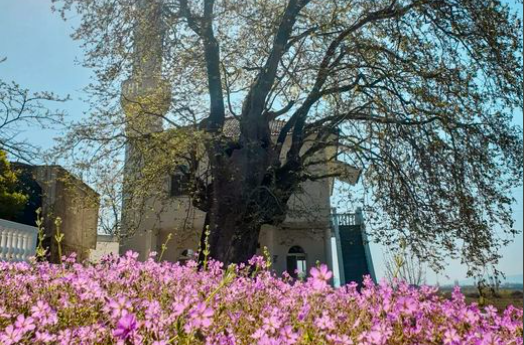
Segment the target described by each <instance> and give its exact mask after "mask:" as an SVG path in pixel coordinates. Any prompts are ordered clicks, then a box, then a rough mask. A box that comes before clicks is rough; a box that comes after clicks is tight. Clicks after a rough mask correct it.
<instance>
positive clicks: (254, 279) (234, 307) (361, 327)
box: [0, 253, 523, 345]
mask: <svg viewBox="0 0 524 345" xmlns="http://www.w3.org/2000/svg"><path fill="white" fill-rule="evenodd" d="M136 257H137V256H136V255H135V254H134V253H128V254H126V255H125V256H123V257H120V258H117V257H108V258H105V259H104V260H103V261H102V262H101V263H99V264H78V263H76V262H75V258H74V257H70V258H68V259H67V260H65V262H64V263H63V264H62V265H51V264H48V263H5V262H0V344H2V345H11V344H62V345H73V344H122V345H125V344H144V345H149V344H151V345H152V344H154V345H165V344H183V345H198V344H202V345H234V344H246V345H305V344H311V345H328V344H329V345H349V344H363V345H368V344H369V345H371V344H377V345H378V344H380V345H382V344H388V345H390V344H472V345H473V344H475V345H481V344H485V345H491V344H522V343H523V340H522V337H523V313H522V310H518V309H516V308H513V307H510V308H509V309H508V310H506V311H505V312H504V313H502V314H501V313H498V311H497V310H495V308H492V307H488V308H483V309H481V308H479V307H478V306H476V305H470V306H468V305H466V303H465V300H464V296H463V295H462V294H461V293H460V292H459V291H458V290H457V291H455V293H454V294H453V298H452V300H445V299H443V298H442V297H440V295H438V294H437V290H436V289H435V288H430V287H421V288H414V287H409V286H407V285H405V284H398V285H397V286H395V287H394V288H393V287H391V286H390V285H388V284H386V283H381V284H379V285H375V284H373V283H372V282H371V280H369V279H368V280H366V283H365V286H364V287H363V288H362V289H361V290H360V291H359V290H358V289H357V287H356V286H355V285H349V286H346V287H343V288H340V289H333V288H332V287H331V286H330V285H329V283H328V282H329V280H330V279H331V278H332V274H331V272H329V271H328V270H327V268H326V267H325V266H320V267H318V268H314V269H313V270H312V271H311V275H310V277H309V278H308V279H307V281H305V282H292V281H291V280H290V279H289V278H288V277H283V278H278V277H275V276H273V275H272V274H271V273H270V272H269V270H268V266H269V265H270V264H268V263H266V262H265V261H264V260H263V259H262V258H254V259H253V260H252V261H251V263H250V264H251V266H249V267H230V268H228V269H227V270H224V269H223V268H222V266H221V264H219V263H216V262H209V263H208V264H206V267H205V269H201V270H199V269H198V267H197V264H196V263H195V262H189V263H188V264H186V265H185V266H181V265H179V264H172V263H167V262H161V263H157V262H156V261H155V259H154V257H151V258H150V259H149V260H148V261H146V262H139V261H137V259H136Z"/></svg>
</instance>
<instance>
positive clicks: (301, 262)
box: [287, 246, 307, 279]
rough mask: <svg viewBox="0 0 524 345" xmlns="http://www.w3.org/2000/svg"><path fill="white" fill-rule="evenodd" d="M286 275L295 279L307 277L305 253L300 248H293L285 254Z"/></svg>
mask: <svg viewBox="0 0 524 345" xmlns="http://www.w3.org/2000/svg"><path fill="white" fill-rule="evenodd" d="M287 273H288V274H289V275H290V276H291V277H293V278H295V279H297V278H298V279H304V278H305V277H306V276H307V260H306V252H305V251H304V249H303V248H302V247H300V246H293V247H291V249H289V252H288V254H287Z"/></svg>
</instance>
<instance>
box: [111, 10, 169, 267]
mask: <svg viewBox="0 0 524 345" xmlns="http://www.w3.org/2000/svg"><path fill="white" fill-rule="evenodd" d="M137 13H138V15H137V18H136V22H135V31H134V52H133V69H132V75H131V78H130V79H129V80H127V81H125V82H123V83H122V95H121V104H122V108H123V110H124V113H125V119H126V122H125V126H126V138H127V143H126V157H125V168H124V186H123V202H122V229H121V231H122V233H123V235H124V236H125V237H126V239H123V241H122V242H123V247H122V248H121V249H122V250H126V247H128V245H129V246H132V248H133V249H134V250H137V251H138V252H139V253H140V256H141V258H145V257H147V255H148V254H149V250H150V248H154V243H152V242H154V241H155V234H154V233H153V230H152V229H151V230H149V231H148V232H141V233H138V232H137V230H136V229H137V227H138V224H139V223H140V222H141V215H142V214H143V213H144V208H145V207H147V202H148V200H147V195H144V194H143V193H138V191H137V188H138V186H140V181H141V179H142V177H143V175H144V171H145V169H147V164H148V162H147V158H148V156H147V150H148V148H149V147H150V146H151V145H149V143H150V140H152V137H154V134H155V133H158V132H161V131H162V129H163V128H162V122H163V118H164V116H165V115H166V114H167V112H168V110H169V107H170V103H171V90H170V85H169V83H168V82H167V81H166V80H164V79H163V77H162V53H163V41H164V34H165V28H164V25H163V22H162V0H139V1H138V4H137ZM126 244H127V245H126Z"/></svg>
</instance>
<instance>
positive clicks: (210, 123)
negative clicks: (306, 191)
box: [55, 0, 523, 268]
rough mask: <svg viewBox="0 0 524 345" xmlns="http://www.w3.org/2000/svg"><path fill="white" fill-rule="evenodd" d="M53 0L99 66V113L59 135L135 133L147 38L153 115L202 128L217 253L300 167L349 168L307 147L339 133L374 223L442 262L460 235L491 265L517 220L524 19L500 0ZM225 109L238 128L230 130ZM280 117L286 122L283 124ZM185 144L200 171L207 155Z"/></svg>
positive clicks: (375, 231) (292, 186)
mask: <svg viewBox="0 0 524 345" xmlns="http://www.w3.org/2000/svg"><path fill="white" fill-rule="evenodd" d="M55 2H56V8H57V9H58V10H59V11H61V12H62V14H63V15H64V17H66V16H67V13H68V11H74V12H76V13H78V14H79V15H80V21H81V22H80V24H79V25H78V28H77V29H76V31H75V33H74V35H73V37H74V38H76V39H79V40H83V42H85V48H86V52H87V53H86V65H87V66H90V67H92V68H94V69H95V70H96V75H97V77H98V83H97V84H94V85H92V87H91V91H92V96H93V100H95V102H96V104H95V105H96V107H95V108H94V109H93V112H92V116H91V118H90V119H87V120H86V121H84V122H82V123H79V124H77V126H76V128H74V129H73V131H72V132H70V135H69V136H68V137H67V138H66V139H64V143H63V146H62V147H64V148H65V147H77V146H76V145H78V144H79V143H83V144H84V145H86V146H89V143H96V145H97V151H95V152H102V153H103V155H107V153H108V152H113V151H114V149H115V147H120V148H122V147H123V146H124V145H125V143H127V142H128V141H129V140H131V139H130V135H129V131H127V132H126V131H124V127H125V125H126V121H129V119H126V118H125V117H124V116H123V115H122V113H121V111H120V110H119V108H118V107H119V105H118V103H117V101H116V100H118V96H119V94H120V87H119V86H120V83H121V82H122V81H124V80H126V79H128V78H129V77H130V76H131V75H132V74H133V71H135V73H136V66H137V58H136V57H137V51H139V50H141V52H139V53H140V54H138V56H139V59H138V60H140V59H141V60H142V61H141V62H140V61H138V64H140V63H144V61H146V62H147V61H149V62H151V61H153V60H154V59H158V58H161V59H163V60H162V61H163V63H162V68H161V73H162V79H163V80H164V81H166V82H167V85H170V91H171V97H172V105H171V108H170V111H169V112H168V113H167V115H164V114H163V113H162V112H155V111H148V112H144V113H143V116H146V115H147V116H157V117H158V116H160V117H162V119H163V120H164V123H165V124H167V125H169V126H171V127H174V128H176V130H174V131H172V132H171V133H172V135H175V133H185V134H182V135H183V136H184V138H185V139H187V140H191V134H188V133H187V132H185V131H184V129H185V128H188V126H190V125H191V123H193V125H194V129H195V130H197V129H198V130H200V131H201V132H202V133H203V134H202V136H198V138H199V139H198V143H199V144H200V143H203V146H204V149H203V152H205V153H204V157H205V160H206V161H207V162H209V166H210V169H209V176H206V178H205V179H200V178H199V176H197V175H194V176H193V181H194V182H195V183H194V184H193V185H194V188H193V195H194V196H198V197H195V200H196V201H195V204H196V205H197V206H198V207H199V208H200V209H202V210H203V211H205V212H207V221H208V222H207V223H208V226H209V228H210V230H211V235H210V244H211V255H212V256H213V257H214V258H217V259H219V260H222V261H224V262H226V263H228V262H242V261H246V260H247V259H248V258H249V257H250V256H251V255H253V254H254V253H255V251H256V246H257V241H258V236H259V231H260V228H261V226H262V225H263V224H268V223H270V224H279V223H280V222H282V220H283V219H284V215H285V214H286V212H287V209H286V207H285V205H286V204H287V201H288V200H289V198H290V196H291V195H292V194H293V193H295V192H297V190H298V188H300V187H299V186H300V184H301V182H303V181H306V180H316V179H321V178H326V177H337V176H338V174H342V173H343V171H336V170H335V171H333V173H332V174H328V175H322V176H319V175H318V174H313V173H311V171H314V169H311V168H310V166H311V165H315V164H320V163H324V162H318V161H316V160H315V159H313V158H312V157H315V154H316V153H317V152H320V151H321V150H323V149H325V148H326V147H330V146H335V145H336V146H338V151H337V153H336V154H335V155H334V156H333V157H329V160H340V161H344V162H346V163H348V164H351V165H352V166H354V167H356V168H359V169H362V170H363V171H364V174H363V179H362V180H363V181H362V185H363V186H364V187H365V193H366V194H368V195H369V198H366V200H368V203H367V205H366V211H367V214H368V217H369V218H370V220H371V227H370V230H371V231H370V232H371V235H372V236H374V238H376V239H378V240H380V241H382V242H384V243H389V244H390V243H395V242H396V243H399V242H400V241H399V239H400V238H402V239H404V240H405V241H406V242H407V243H409V244H410V246H411V248H412V250H413V251H414V253H416V254H417V255H419V256H420V257H423V258H425V259H427V260H429V261H432V262H433V264H434V265H435V266H436V267H437V268H438V267H439V263H441V262H442V261H443V260H442V259H443V258H444V257H446V256H447V255H449V254H453V255H455V254H457V253H458V252H460V251H462V254H463V255H464V257H467V258H468V261H469V262H468V263H469V264H471V266H483V265H485V264H486V263H488V262H491V261H493V260H496V258H497V248H498V247H499V246H500V245H501V244H503V243H502V242H501V238H504V237H500V236H499V234H497V233H496V232H495V230H494V229H495V228H496V227H497V226H500V227H501V228H502V231H503V232H505V233H506V234H509V235H511V234H514V233H515V232H516V230H515V229H514V228H513V221H512V216H511V204H512V198H511V197H509V195H510V188H511V187H513V186H517V185H520V184H521V182H522V170H523V159H522V156H523V155H522V131H521V129H520V128H517V127H515V126H513V125H512V124H511V123H512V112H513V111H522V103H523V102H522V85H523V79H522V72H523V68H522V28H521V22H520V20H519V19H518V18H517V16H516V14H514V13H512V11H511V7H510V6H509V5H507V4H504V3H502V2H501V1H498V0H375V1H369V0H261V1H257V0H248V1H246V0H191V1H188V0H164V1H134V0H133V1H131V0H112V1H107V0H87V1H86V0H82V1H80V0H55ZM144 23H145V24H144ZM147 23H157V24H159V25H158V26H157V27H156V29H155V30H151V31H147V30H143V28H144V25H146V26H147V25H149V24H147ZM157 24H154V25H157ZM153 29H154V28H153ZM137 32H141V35H136V33H137ZM146 32H151V33H153V34H152V35H151V37H146V38H144V33H146ZM159 37H161V44H160V45H159V44H158V38H159ZM147 42H150V44H151V46H149V47H148V46H147ZM154 42H157V43H154ZM137 47H138V48H137ZM144 52H149V53H150V54H152V55H150V56H147V54H146V55H144V54H145V53H144ZM133 56H134V58H133ZM156 61H157V62H158V60H156ZM157 72H158V73H160V71H157ZM148 109H151V108H148ZM228 117H232V118H234V119H235V120H236V121H238V124H239V135H238V137H237V136H231V135H227V134H226V133H225V131H224V126H225V125H227V123H228V120H227V119H228ZM275 120H281V121H284V122H285V125H284V126H283V127H282V129H281V130H280V133H279V135H278V136H277V138H272V135H271V132H270V123H271V122H272V121H275ZM127 125H129V123H127ZM334 133H336V135H334ZM143 136H148V138H149V139H150V137H151V133H149V134H146V133H143ZM137 137H140V136H137V135H134V136H133V138H132V140H134V141H136V140H138V139H137ZM153 137H155V135H153ZM158 137H159V138H160V137H162V136H158ZM162 138H163V139H162V140H167V139H166V138H165V137H162ZM286 138H291V140H292V144H291V147H290V149H289V151H287V152H284V153H282V152H281V151H282V149H283V147H284V145H283V143H284V141H285V140H286ZM162 140H160V141H161V142H162ZM152 142H153V141H151V140H150V141H148V143H149V144H148V145H150V146H151V145H153V144H152ZM177 142H178V141H177ZM111 143H113V144H111ZM160 145H161V147H163V148H165V147H166V146H165V142H163V143H162V144H160ZM188 146H190V145H188ZM194 146H195V147H196V146H198V145H196V144H195V145H194ZM109 147H111V149H109ZM184 147H185V146H184ZM147 149H148V150H152V149H151V147H148V148H147ZM183 151H184V150H182V151H180V152H181V154H180V155H179V156H180V157H183V156H184V155H183ZM190 151H191V150H190ZM196 151H199V152H200V149H195V150H194V152H196ZM186 153H188V152H186ZM282 155H283V156H285V159H283V160H282V159H279V157H281V156H282ZM187 156H190V157H189V158H188V159H189V160H191V156H192V157H193V160H192V161H191V163H192V164H188V166H189V167H190V168H191V169H190V171H193V172H196V171H198V162H199V161H202V160H203V159H204V158H201V159H200V160H199V159H194V158H195V155H190V154H188V155H187ZM206 164H207V163H206ZM157 166H160V165H157ZM168 166H169V164H168ZM170 168H172V167H171V166H170Z"/></svg>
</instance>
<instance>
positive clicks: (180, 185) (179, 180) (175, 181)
mask: <svg viewBox="0 0 524 345" xmlns="http://www.w3.org/2000/svg"><path fill="white" fill-rule="evenodd" d="M188 189H189V174H188V169H187V167H186V166H184V165H181V166H179V167H178V168H177V171H176V172H175V173H174V174H173V175H171V188H170V195H171V196H182V195H187V193H188Z"/></svg>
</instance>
